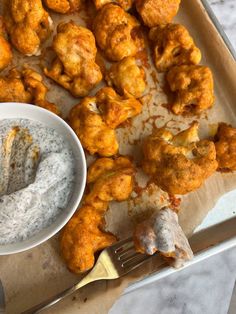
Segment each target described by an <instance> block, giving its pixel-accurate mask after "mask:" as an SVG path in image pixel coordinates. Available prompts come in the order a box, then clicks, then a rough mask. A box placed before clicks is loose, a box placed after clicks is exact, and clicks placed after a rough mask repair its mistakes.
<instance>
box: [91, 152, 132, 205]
mask: <svg viewBox="0 0 236 314" xmlns="http://www.w3.org/2000/svg"><path fill="white" fill-rule="evenodd" d="M133 175H134V168H133V165H132V163H131V161H130V160H129V159H128V158H125V157H119V158H117V159H110V158H100V159H97V160H96V161H95V162H94V163H93V164H92V165H91V166H90V167H89V170H88V178H87V183H88V185H89V188H90V193H89V194H88V195H87V196H86V197H85V203H86V204H89V205H92V206H94V207H96V208H100V204H102V203H104V202H105V203H107V202H111V201H118V202H121V201H124V200H126V199H127V198H129V196H130V194H131V192H132V190H133Z"/></svg>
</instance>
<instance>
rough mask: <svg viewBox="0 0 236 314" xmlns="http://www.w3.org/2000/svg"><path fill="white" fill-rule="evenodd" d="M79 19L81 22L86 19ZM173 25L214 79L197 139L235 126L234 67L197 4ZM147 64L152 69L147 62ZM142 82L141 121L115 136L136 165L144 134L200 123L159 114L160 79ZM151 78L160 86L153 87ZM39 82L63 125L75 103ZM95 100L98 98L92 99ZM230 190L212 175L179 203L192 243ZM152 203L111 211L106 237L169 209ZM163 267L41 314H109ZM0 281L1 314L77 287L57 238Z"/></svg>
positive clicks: (1, 270)
mask: <svg viewBox="0 0 236 314" xmlns="http://www.w3.org/2000/svg"><path fill="white" fill-rule="evenodd" d="M4 1H7V0H4ZM1 6H2V2H1V3H0V10H2V7H1ZM1 12H2V11H1ZM81 15H82V16H84V17H85V13H84V12H82V13H81ZM51 16H52V18H53V20H54V23H55V25H56V24H57V23H58V21H66V20H67V21H68V20H70V19H73V20H75V21H77V22H78V23H79V24H81V25H85V20H86V21H89V20H88V19H84V20H82V19H80V18H79V17H78V14H73V15H67V16H63V15H59V14H53V13H51ZM176 21H178V22H181V23H183V24H184V25H185V26H186V27H187V28H188V29H189V31H190V33H191V34H192V36H193V37H194V40H195V42H196V44H197V45H198V47H200V49H201V51H202V55H203V59H202V63H203V64H207V65H208V66H210V67H211V69H212V71H213V74H214V78H215V95H216V102H215V106H214V108H213V109H211V110H209V111H208V112H207V114H206V115H203V116H202V117H201V119H200V136H201V137H205V136H209V135H212V131H213V130H214V129H215V126H216V123H217V122H218V121H226V122H230V123H232V124H234V125H235V123H236V106H235V99H236V83H235V82H236V66H235V62H234V60H233V58H232V57H231V55H230V53H229V51H228V49H227V48H226V46H225V45H224V43H223V41H222V39H221V38H220V36H219V34H218V33H217V32H216V30H215V28H214V26H213V25H212V23H211V21H210V20H209V18H208V16H207V14H206V12H205V10H204V8H203V7H202V5H201V4H200V1H199V0H192V1H188V0H183V1H182V4H181V9H180V12H179V14H178V17H177V18H176ZM90 22H91V20H90ZM51 40H52V38H50V39H49V40H48V41H47V43H46V44H45V47H48V46H50V42H51ZM47 52H48V51H47ZM14 54H15V58H14V62H13V65H14V66H18V67H20V66H21V65H22V64H26V65H29V66H31V67H34V68H36V69H38V70H40V65H42V63H45V62H46V61H45V55H43V58H41V60H39V59H38V58H34V57H32V58H23V57H22V56H21V55H20V54H19V53H17V52H16V51H14ZM46 55H47V54H46ZM149 63H150V64H151V61H150V60H149ZM5 72H6V71H5ZM151 73H152V75H151ZM146 74H147V77H148V82H149V88H148V89H147V90H146V92H145V96H144V97H143V99H142V102H143V104H144V105H143V113H142V114H141V115H140V116H138V117H137V118H135V119H133V122H132V123H131V124H130V125H126V127H124V128H121V129H119V130H118V131H117V134H118V137H119V142H120V153H121V154H128V155H132V156H133V157H134V160H135V162H136V163H137V164H138V163H139V161H140V158H141V150H140V146H141V141H142V139H143V138H144V137H145V136H146V135H147V134H150V133H151V131H152V128H153V126H154V125H156V126H158V127H160V126H162V125H164V124H165V123H167V122H168V124H167V125H168V127H169V128H170V129H171V130H172V131H176V132H177V131H178V130H179V129H183V128H185V127H186V126H188V125H189V123H190V122H191V121H192V120H194V119H198V118H196V117H195V118H193V117H188V118H182V117H176V116H174V115H172V114H171V113H169V112H168V111H167V109H166V108H164V107H163V106H162V104H165V103H167V98H166V95H165V93H164V92H163V85H164V83H163V80H162V77H161V75H158V74H157V73H156V71H155V69H154V67H153V66H151V67H150V68H149V69H146ZM156 78H157V80H158V82H159V83H157V82H156ZM45 81H46V83H47V85H48V87H49V88H50V92H49V93H48V100H49V101H53V102H55V103H57V104H59V105H60V107H61V109H62V110H63V115H64V117H66V116H67V114H68V112H69V110H70V108H71V107H72V106H73V105H74V104H76V103H78V102H79V99H75V98H73V97H71V96H70V94H69V93H68V92H66V91H65V90H64V89H62V88H61V87H59V86H57V85H56V84H55V83H53V82H52V81H50V80H48V79H45ZM95 92H96V90H94V91H93V93H92V94H94V93H95ZM140 178H141V179H142V180H141V181H143V182H144V181H145V180H144V177H143V174H142V173H141V172H139V173H138V174H137V179H138V181H140ZM234 188H236V174H220V173H215V174H214V175H213V176H212V177H211V178H209V179H208V180H207V181H206V183H205V184H204V185H203V186H202V187H201V188H200V189H199V190H197V191H196V192H192V193H190V194H188V195H187V196H185V197H183V198H182V201H181V211H180V214H179V218H180V223H181V225H182V227H183V228H184V230H185V232H186V234H187V235H188V236H190V235H191V234H192V232H193V230H194V229H195V228H196V226H198V225H199V224H200V223H201V221H202V220H203V218H204V217H205V216H206V214H207V213H208V211H209V210H210V209H212V208H213V206H214V204H215V203H216V201H217V200H218V198H219V197H220V196H222V195H223V194H224V193H226V192H227V191H230V190H233V189H234ZM155 195H156V197H154V196H153V195H150V198H146V201H145V202H146V203H142V202H141V203H140V201H138V202H137V194H135V193H133V194H132V197H133V200H131V201H130V202H124V203H122V204H117V203H114V204H111V206H110V210H109V212H108V213H107V216H106V219H107V229H108V230H110V231H112V232H114V233H115V234H117V236H118V237H120V238H122V237H125V236H127V235H128V234H130V233H131V232H132V227H133V223H134V221H135V220H136V219H138V216H139V214H140V212H141V213H143V212H145V211H146V210H148V208H149V207H152V206H153V205H155V206H161V205H163V203H164V202H166V201H167V197H166V194H165V193H164V194H163V195H162V192H161V191H156V194H155ZM161 195H162V196H163V197H161ZM162 264H163V261H162V260H161V259H160V258H159V257H158V256H156V257H154V258H153V259H151V260H150V261H149V262H148V263H146V264H145V266H143V267H142V268H140V269H137V270H136V271H135V272H133V273H131V274H130V275H128V276H126V277H124V278H122V279H118V280H115V281H111V282H96V283H93V284H91V285H89V286H88V287H84V288H83V289H81V290H80V291H79V292H78V293H76V294H74V295H73V296H71V297H68V298H67V299H66V300H64V301H63V302H60V303H59V304H58V305H56V306H54V307H53V308H51V309H50V310H48V311H47V313H57V314H61V313H67V314H75V313H89V314H90V313H94V314H104V313H108V310H109V308H110V307H111V306H112V304H113V303H114V302H115V300H116V299H117V298H118V296H119V295H120V293H121V292H122V291H123V290H124V288H125V287H126V286H127V285H128V284H129V283H131V282H132V281H134V280H137V279H141V278H143V277H144V276H147V275H148V274H150V273H152V272H155V270H157V269H160V267H163V266H160V265H162ZM0 278H1V280H2V282H3V285H4V287H5V291H6V301H7V313H11V314H14V313H20V312H21V311H23V310H25V309H26V308H29V307H31V306H33V305H35V304H36V303H39V302H41V301H43V300H45V299H46V298H48V297H49V296H51V295H53V294H55V293H58V292H60V291H62V290H63V289H65V288H67V287H69V286H70V285H71V284H73V283H75V282H77V281H78V280H79V279H80V277H78V276H76V275H74V274H71V273H70V272H69V271H68V270H67V269H66V266H65V265H64V263H63V261H62V259H61V258H60V254H59V248H58V236H55V237H54V238H52V239H51V240H49V241H47V242H46V243H44V244H42V245H40V246H38V247H36V248H34V249H32V250H29V251H27V252H23V253H19V254H14V255H10V256H1V257H0ZM45 313H46V312H45Z"/></svg>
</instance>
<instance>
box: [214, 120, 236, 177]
mask: <svg viewBox="0 0 236 314" xmlns="http://www.w3.org/2000/svg"><path fill="white" fill-rule="evenodd" d="M215 140H216V142H215V147H216V159H217V161H218V164H219V165H218V170H220V171H232V170H236V128H233V127H232V126H231V125H229V124H226V123H224V122H221V123H219V126H218V130H217V134H216V136H215Z"/></svg>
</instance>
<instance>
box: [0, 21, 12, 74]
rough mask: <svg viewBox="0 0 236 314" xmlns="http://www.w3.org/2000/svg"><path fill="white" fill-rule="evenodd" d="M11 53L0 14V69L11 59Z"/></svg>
mask: <svg viewBox="0 0 236 314" xmlns="http://www.w3.org/2000/svg"><path fill="white" fill-rule="evenodd" d="M12 58H13V54H12V51H11V46H10V44H9V42H8V41H7V40H6V31H5V28H4V25H3V18H2V17H1V16H0V71H2V70H3V69H5V68H6V67H7V66H8V65H9V64H10V62H11V61H12Z"/></svg>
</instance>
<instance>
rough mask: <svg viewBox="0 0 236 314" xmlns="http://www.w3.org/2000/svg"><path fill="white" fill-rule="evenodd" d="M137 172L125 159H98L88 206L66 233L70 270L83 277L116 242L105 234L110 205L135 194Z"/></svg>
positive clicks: (64, 246) (92, 171)
mask: <svg viewBox="0 0 236 314" xmlns="http://www.w3.org/2000/svg"><path fill="white" fill-rule="evenodd" d="M133 175H134V170H133V166H132V163H131V162H130V161H129V159H127V158H125V157H119V158H117V159H114V160H113V159H109V158H100V159H97V160H96V161H95V162H94V163H93V164H92V165H91V166H90V168H89V170H88V179H87V183H88V187H89V190H90V191H89V193H88V195H87V196H86V197H85V199H84V205H83V206H82V207H81V208H80V209H79V211H78V212H77V213H76V214H75V215H74V216H73V217H72V218H71V220H70V221H69V223H68V224H67V225H66V226H65V228H64V229H63V231H62V237H61V242H60V244H61V251H62V255H63V257H64V259H65V261H66V264H67V266H68V268H69V269H70V270H71V271H73V272H75V273H81V272H85V271H87V270H89V269H90V268H92V267H93V265H94V254H95V253H96V252H97V251H100V250H102V249H104V248H106V247H107V246H109V245H111V244H113V243H114V242H115V241H116V237H115V236H113V235H112V234H110V233H107V232H105V231H103V230H104V227H105V221H104V215H105V213H106V211H107V208H108V202H110V201H113V200H115V201H124V200H126V199H128V198H129V196H130V194H131V192H132V190H133Z"/></svg>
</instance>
